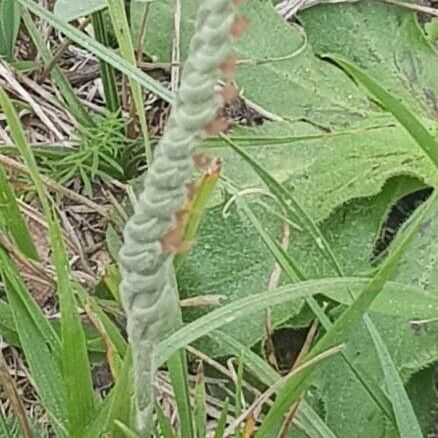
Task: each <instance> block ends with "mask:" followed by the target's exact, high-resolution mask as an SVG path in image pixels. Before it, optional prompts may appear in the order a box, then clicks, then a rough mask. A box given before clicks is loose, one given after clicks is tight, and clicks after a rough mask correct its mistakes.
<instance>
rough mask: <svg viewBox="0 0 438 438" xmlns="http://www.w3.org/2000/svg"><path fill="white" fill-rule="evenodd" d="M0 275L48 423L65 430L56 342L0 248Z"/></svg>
mask: <svg viewBox="0 0 438 438" xmlns="http://www.w3.org/2000/svg"><path fill="white" fill-rule="evenodd" d="M0 272H1V277H2V281H3V284H4V288H5V292H6V296H7V298H8V301H9V303H10V306H11V310H12V315H13V318H14V322H15V327H16V330H17V333H18V336H19V339H20V344H21V347H22V349H23V352H24V355H25V357H26V361H27V364H28V366H29V369H30V372H31V374H32V377H33V380H34V382H35V386H36V389H37V392H38V395H39V397H40V398H41V402H42V404H43V405H44V407H45V409H46V410H47V411H48V412H49V415H50V417H51V419H52V420H56V424H55V428H56V429H57V430H58V431H60V430H67V412H66V409H65V400H64V393H63V378H62V372H61V368H60V357H59V355H60V351H59V350H60V341H59V338H58V336H57V334H56V332H55V331H54V329H53V327H52V326H51V325H50V324H49V322H48V321H47V319H46V318H45V317H44V315H43V313H42V312H41V309H40V308H39V307H38V305H37V304H36V302H35V301H34V299H33V298H32V296H31V295H30V293H29V292H28V290H27V289H26V287H25V285H24V283H23V281H22V280H21V278H20V275H19V273H18V271H17V269H16V268H15V266H14V265H13V263H12V261H11V260H10V259H9V257H8V256H7V255H6V253H5V252H4V250H3V249H1V248H0Z"/></svg>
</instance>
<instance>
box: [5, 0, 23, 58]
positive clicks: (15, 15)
mask: <svg viewBox="0 0 438 438" xmlns="http://www.w3.org/2000/svg"><path fill="white" fill-rule="evenodd" d="M19 29H20V10H19V8H18V6H17V4H16V3H15V2H14V0H0V58H4V59H6V61H9V62H10V61H12V58H13V54H14V48H15V42H16V40H17V36H18V32H19Z"/></svg>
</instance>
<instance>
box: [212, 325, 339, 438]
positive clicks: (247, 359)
mask: <svg viewBox="0 0 438 438" xmlns="http://www.w3.org/2000/svg"><path fill="white" fill-rule="evenodd" d="M211 336H212V337H213V338H214V339H216V340H217V341H219V342H221V343H224V344H225V345H226V346H227V347H228V348H229V350H230V351H232V352H233V354H235V355H237V354H239V352H240V354H241V355H243V361H244V364H245V367H246V368H247V369H249V370H250V371H251V372H252V373H253V374H254V375H255V376H256V377H257V378H258V379H259V380H260V382H262V383H264V384H265V385H266V386H271V385H274V384H275V382H277V381H278V380H279V379H280V378H281V376H280V374H278V373H277V372H276V371H275V370H274V369H273V368H272V367H271V366H269V365H268V363H267V362H266V361H264V360H263V359H262V358H261V357H260V356H258V355H257V354H256V353H254V352H253V351H252V350H251V349H249V348H248V347H246V346H245V345H243V344H242V343H240V342H239V341H236V340H235V339H234V338H232V337H231V336H229V335H227V334H226V333H224V332H220V331H216V332H214V333H213V334H212V335H211ZM297 418H298V420H299V421H300V422H301V423H302V425H303V427H304V428H305V432H306V433H307V435H308V436H309V437H311V438H336V435H335V434H334V433H333V432H332V431H331V429H330V428H329V427H328V426H327V425H326V424H325V423H324V421H323V420H322V419H321V417H320V416H319V415H318V414H317V413H316V412H315V411H314V410H313V408H312V406H310V405H309V404H308V403H307V402H306V401H305V400H301V403H300V409H299V410H298V413H297Z"/></svg>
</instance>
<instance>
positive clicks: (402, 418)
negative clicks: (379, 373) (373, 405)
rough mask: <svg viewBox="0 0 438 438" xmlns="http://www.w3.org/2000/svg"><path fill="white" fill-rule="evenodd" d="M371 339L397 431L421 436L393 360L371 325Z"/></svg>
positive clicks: (416, 437)
mask: <svg viewBox="0 0 438 438" xmlns="http://www.w3.org/2000/svg"><path fill="white" fill-rule="evenodd" d="M369 332H370V335H371V339H372V340H373V343H374V346H375V348H376V351H377V354H378V356H379V358H380V363H381V364H382V368H383V374H384V376H385V383H386V387H387V390H388V393H389V397H390V399H391V401H392V404H393V406H394V414H395V419H396V421H397V426H398V431H399V433H400V437H401V438H422V436H423V433H422V432H421V427H420V425H419V424H418V420H417V416H416V414H415V411H414V408H413V407H412V405H411V401H410V400H409V397H408V395H407V394H406V390H405V388H404V385H403V381H402V379H401V378H400V375H399V373H398V371H397V369H396V368H395V366H394V362H393V360H392V358H391V355H390V354H389V351H388V349H387V348H386V345H385V343H384V342H383V340H382V338H381V336H380V334H379V332H378V331H377V330H376V329H375V327H374V326H372V327H371V328H370V329H369Z"/></svg>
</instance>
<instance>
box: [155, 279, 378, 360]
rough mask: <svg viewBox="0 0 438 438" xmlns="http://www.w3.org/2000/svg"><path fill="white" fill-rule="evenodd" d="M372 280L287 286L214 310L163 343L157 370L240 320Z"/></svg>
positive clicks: (315, 281) (158, 351)
mask: <svg viewBox="0 0 438 438" xmlns="http://www.w3.org/2000/svg"><path fill="white" fill-rule="evenodd" d="M371 282H372V280H369V279H363V278H354V277H351V278H348V277H344V278H339V277H336V278H324V279H316V280H309V281H304V282H301V283H297V284H287V285H284V286H281V287H278V288H277V289H274V290H272V291H269V293H268V292H267V291H264V292H260V293H257V294H253V295H251V296H248V297H245V298H241V299H239V300H236V301H234V302H232V303H230V304H227V305H225V306H223V307H221V308H218V309H215V310H213V311H211V312H209V313H208V314H206V315H204V316H202V317H200V318H198V319H196V320H195V321H193V322H191V323H189V324H187V325H185V326H183V327H181V328H180V329H178V330H177V331H176V332H174V333H172V334H171V335H170V336H169V337H167V338H166V339H164V340H163V341H161V342H160V343H159V344H158V345H157V348H156V351H155V355H154V368H158V367H159V366H161V365H162V364H163V363H164V362H166V361H167V360H168V359H169V357H171V356H172V355H173V354H174V353H175V352H176V351H177V350H178V349H180V348H183V347H185V346H186V345H188V344H190V343H191V342H193V341H196V340H197V339H199V338H201V337H202V336H205V335H208V334H209V333H211V332H212V331H214V330H216V329H218V328H220V327H223V326H224V325H226V324H229V323H231V322H233V321H236V320H237V319H239V318H243V317H245V316H248V315H251V314H253V313H254V312H258V311H261V310H264V309H266V308H267V307H273V306H276V305H279V304H283V303H286V302H291V301H294V300H299V299H302V298H307V297H309V296H313V295H317V294H325V293H329V291H332V290H336V289H337V288H347V289H351V290H357V289H358V288H359V289H363V288H364V287H366V286H369V284H370V283H371Z"/></svg>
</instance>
